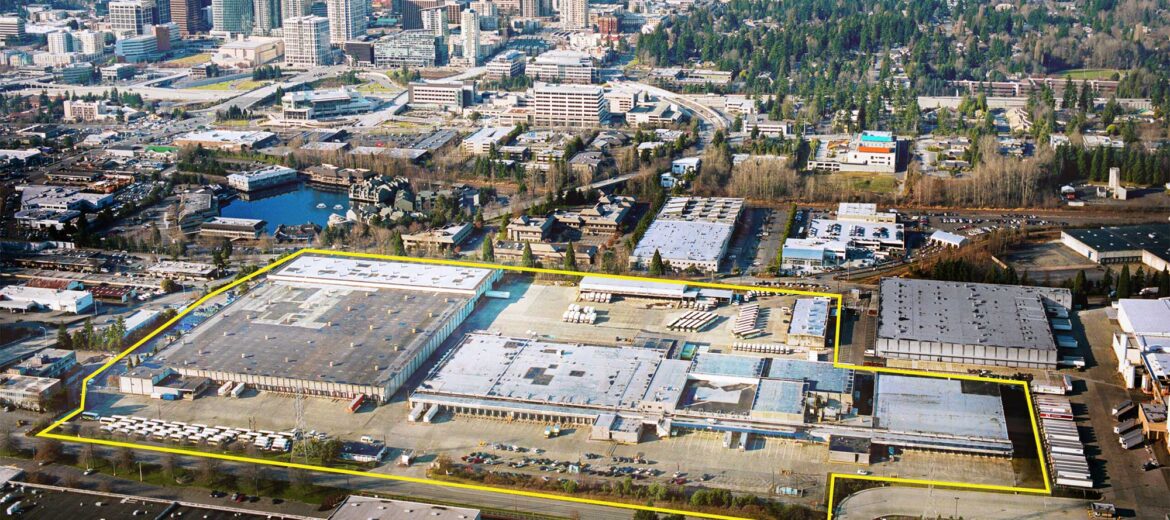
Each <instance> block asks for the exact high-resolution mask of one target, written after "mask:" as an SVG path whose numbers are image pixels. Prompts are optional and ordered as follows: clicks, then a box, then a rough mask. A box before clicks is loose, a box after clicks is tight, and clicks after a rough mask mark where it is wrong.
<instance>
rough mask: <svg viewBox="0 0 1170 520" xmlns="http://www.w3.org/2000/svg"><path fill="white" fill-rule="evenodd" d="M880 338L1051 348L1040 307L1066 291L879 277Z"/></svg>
mask: <svg viewBox="0 0 1170 520" xmlns="http://www.w3.org/2000/svg"><path fill="white" fill-rule="evenodd" d="M880 298H881V300H880V314H879V321H878V332H877V337H878V338H879V339H893V340H912V341H930V342H940V343H956V344H960V345H983V346H988V347H1008V348H1026V349H1040V350H1055V349H1056V342H1055V340H1054V339H1053V336H1052V328H1051V326H1050V325H1049V323H1048V314H1047V310H1046V308H1045V306H1046V305H1049V306H1057V305H1059V306H1062V307H1065V308H1068V307H1069V305H1070V304H1071V299H1072V296H1071V293H1069V291H1068V290H1067V289H1051V288H1044V287H1025V286H1019V285H993V284H981V283H961V282H937V281H933V280H911V279H906V278H884V279H882V282H881V293H880Z"/></svg>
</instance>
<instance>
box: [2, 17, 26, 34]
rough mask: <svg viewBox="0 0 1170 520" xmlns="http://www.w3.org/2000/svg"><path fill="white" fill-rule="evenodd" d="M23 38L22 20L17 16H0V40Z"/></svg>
mask: <svg viewBox="0 0 1170 520" xmlns="http://www.w3.org/2000/svg"><path fill="white" fill-rule="evenodd" d="M23 38H24V18H21V17H20V16H17V15H8V16H0V39H3V40H20V39H23Z"/></svg>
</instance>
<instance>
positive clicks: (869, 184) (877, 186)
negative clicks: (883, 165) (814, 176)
mask: <svg viewBox="0 0 1170 520" xmlns="http://www.w3.org/2000/svg"><path fill="white" fill-rule="evenodd" d="M829 178H830V179H831V181H832V182H836V183H840V184H841V185H843V186H847V187H849V188H852V189H854V190H858V191H869V192H873V193H893V192H894V191H895V190H897V189H898V179H895V178H894V176H893V175H891V174H884V173H861V172H845V173H833V174H830V175H829Z"/></svg>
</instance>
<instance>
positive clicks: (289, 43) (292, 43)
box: [283, 16, 331, 67]
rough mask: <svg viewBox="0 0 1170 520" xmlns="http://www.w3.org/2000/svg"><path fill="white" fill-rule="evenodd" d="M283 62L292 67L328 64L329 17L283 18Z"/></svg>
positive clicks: (329, 48)
mask: <svg viewBox="0 0 1170 520" xmlns="http://www.w3.org/2000/svg"><path fill="white" fill-rule="evenodd" d="M283 31H284V62H285V64H287V65H289V66H293V67H319V66H322V65H329V54H330V51H331V47H330V45H329V42H330V39H329V19H328V18H325V17H322V16H296V17H293V18H285V19H284V28H283Z"/></svg>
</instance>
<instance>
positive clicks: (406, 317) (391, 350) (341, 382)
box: [159, 256, 500, 402]
mask: <svg viewBox="0 0 1170 520" xmlns="http://www.w3.org/2000/svg"><path fill="white" fill-rule="evenodd" d="M499 276H500V272H499V271H497V270H490V269H474V268H463V267H453V266H443V265H429V264H421V263H407V262H388V261H378V260H363V259H354V258H335V257H320V256H302V257H299V258H297V259H296V260H293V261H291V262H289V264H288V265H286V266H285V267H283V268H281V269H280V270H279V271H276V272H275V273H272V274H270V275H268V280H267V282H265V283H262V284H261V285H260V286H258V287H257V288H255V289H253V290H252V291H251V292H249V293H248V294H247V295H246V296H244V297H243V298H241V299H239V300H237V301H235V302H234V303H232V304H231V305H229V306H227V307H226V308H224V309H223V310H221V311H220V312H219V313H218V314H216V315H214V316H212V317H211V318H209V319H208V320H207V321H206V322H204V323H202V324H201V325H199V326H198V327H196V328H195V329H194V330H192V331H191V332H190V333H189V334H187V335H185V336H184V337H183V339H181V340H180V341H179V342H177V343H175V344H172V345H171V346H170V347H168V348H167V349H166V350H164V352H163V353H162V354H161V355H160V357H159V362H160V363H161V364H163V365H164V366H167V367H170V368H172V369H174V370H175V371H176V372H178V373H180V374H182V375H183V376H185V377H206V378H209V379H211V380H213V381H215V382H216V383H218V384H222V383H225V382H229V381H230V382H235V383H246V384H248V385H250V386H252V387H254V388H257V389H259V390H266V391H272V392H287V393H296V392H302V391H303V392H304V393H306V394H309V395H320V396H328V397H335V398H347V399H348V398H354V397H357V396H358V395H359V394H361V395H365V396H366V397H369V398H373V399H374V400H376V401H380V402H384V401H386V400H387V399H389V398H390V396H391V395H393V394H394V392H395V391H397V390H398V388H399V387H401V386H402V384H403V383H404V382H405V381H406V380H407V379H408V378H409V377H410V376H411V374H413V373H414V371H415V370H416V369H417V368H418V367H419V365H421V364H422V363H423V362H424V361H425V360H426V359H427V357H429V356H430V355H431V354H433V353H434V352H435V350H436V349H437V348H438V347H439V345H440V344H442V342H443V341H444V340H445V339H447V337H448V336H450V335H451V333H452V332H454V331H455V329H456V328H458V327H459V325H460V324H462V323H463V320H464V319H466V318H467V316H468V315H469V314H471V312H472V310H473V309H474V308H475V304H476V302H477V301H478V300H479V298H480V296H482V295H483V294H484V292H486V291H488V290H490V289H491V287H492V283H494V282H495V280H497V279H498V278H499Z"/></svg>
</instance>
